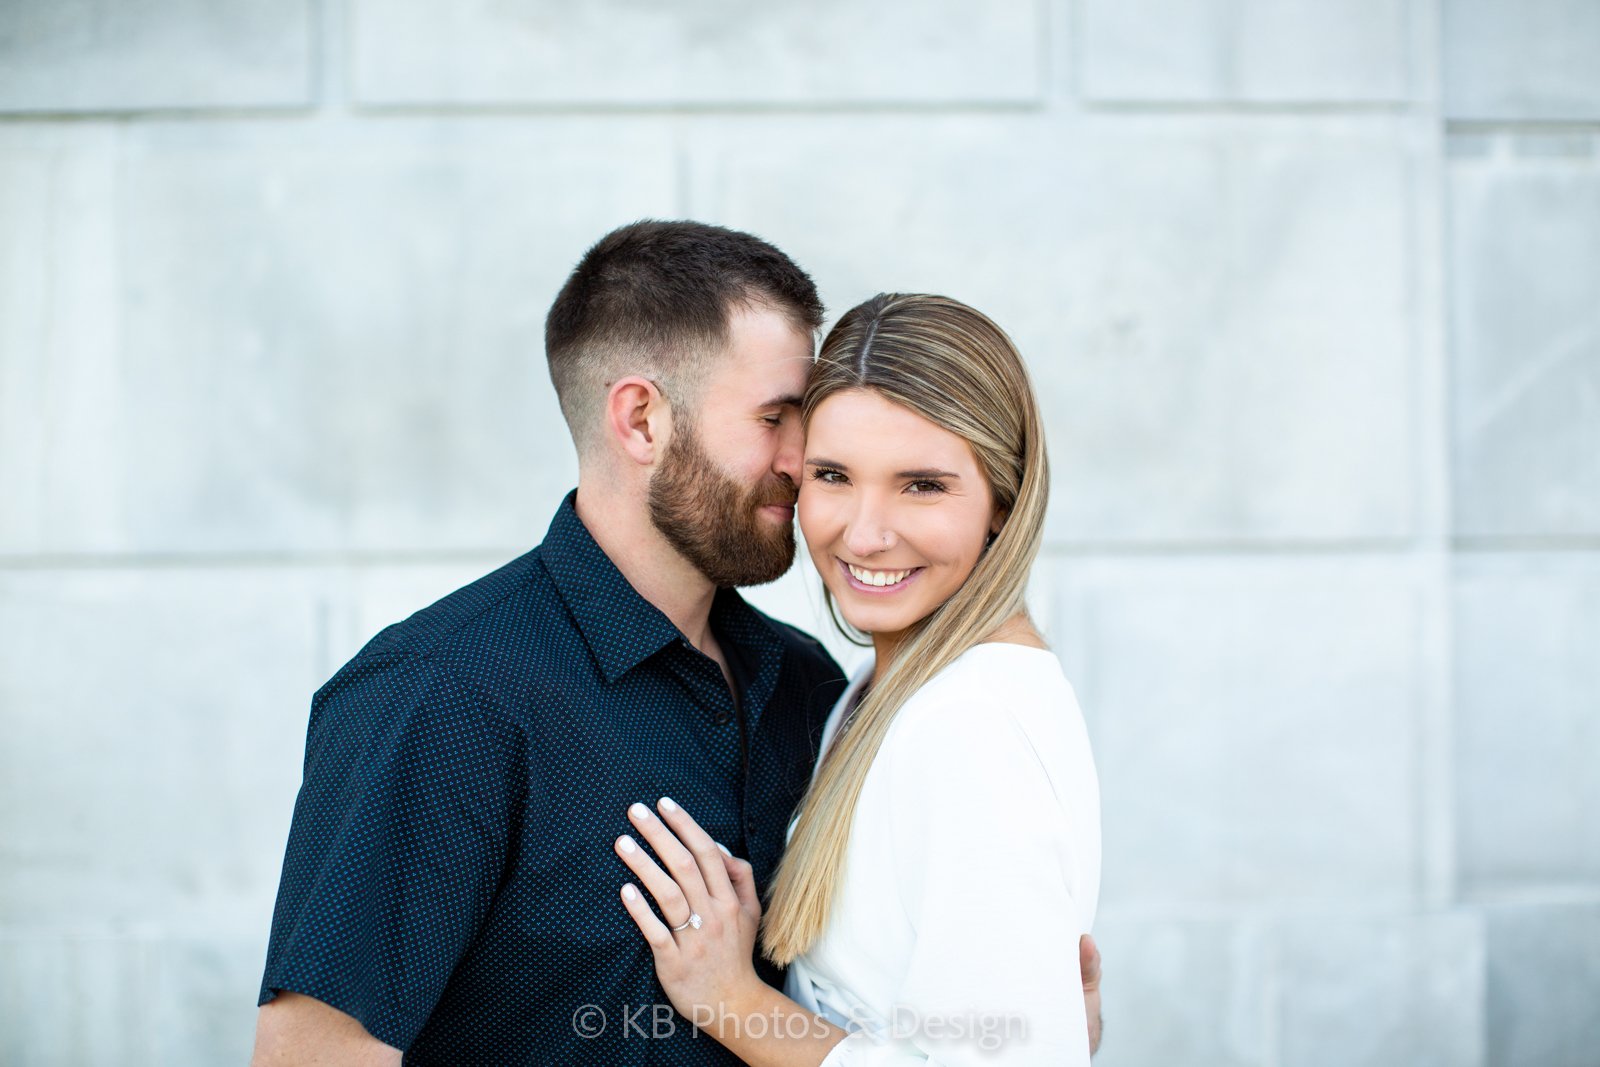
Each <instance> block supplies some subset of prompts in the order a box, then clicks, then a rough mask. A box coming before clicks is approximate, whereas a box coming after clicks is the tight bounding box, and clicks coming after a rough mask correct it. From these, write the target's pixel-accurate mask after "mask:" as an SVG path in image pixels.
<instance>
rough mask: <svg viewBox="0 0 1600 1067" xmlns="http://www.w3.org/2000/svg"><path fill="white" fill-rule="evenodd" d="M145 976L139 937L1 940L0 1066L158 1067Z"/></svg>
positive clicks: (17, 937)
mask: <svg viewBox="0 0 1600 1067" xmlns="http://www.w3.org/2000/svg"><path fill="white" fill-rule="evenodd" d="M113 891H114V890H113ZM148 975H149V963H148V953H147V951H146V947H145V945H144V944H143V943H142V942H141V941H139V940H138V939H135V938H131V937H113V936H103V935H100V936H94V935H91V936H71V935H64V934H59V933H48V934H24V935H18V934H13V933H9V932H7V933H0V1063H5V1064H7V1065H11V1064H16V1065H18V1067H85V1065H90V1064H102V1063H115V1064H126V1065H127V1067H146V1065H151V1067H155V1065H156V1064H157V1063H158V1062H159V1061H156V1060H154V1059H153V1058H152V1057H151V1051H152V1044H151V1036H152V1032H151V1028H150V1019H149V1013H148V1011H147V1005H148V995H149V985H148V982H147V978H148Z"/></svg>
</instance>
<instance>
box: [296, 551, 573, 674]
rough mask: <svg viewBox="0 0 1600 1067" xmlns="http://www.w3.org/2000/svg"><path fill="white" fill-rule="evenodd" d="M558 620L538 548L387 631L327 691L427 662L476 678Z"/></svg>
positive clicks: (396, 623)
mask: <svg viewBox="0 0 1600 1067" xmlns="http://www.w3.org/2000/svg"><path fill="white" fill-rule="evenodd" d="M558 616H559V617H563V618H564V615H562V613H561V610H560V608H559V605H558V604H557V598H556V596H555V595H554V589H553V587H552V586H551V584H550V580H549V576H548V574H547V573H546V572H545V570H544V568H543V566H542V565H541V564H540V563H539V549H537V548H535V549H532V550H531V551H529V552H526V553H524V554H523V555H521V556H518V557H517V558H516V559H513V560H511V561H510V562H509V563H506V564H504V565H503V566H500V567H498V568H496V569H495V570H493V571H490V572H489V573H488V574H485V575H483V576H482V577H481V578H477V579H474V580H473V581H471V582H468V583H467V584H466V585H464V586H462V587H461V588H459V589H456V590H455V591H453V592H451V593H447V594H446V595H445V596H443V597H440V598H439V599H438V600H436V601H434V602H433V603H432V604H429V605H427V606H426V607H424V608H421V609H419V610H418V611H415V612H413V613H412V614H411V615H409V616H407V617H406V618H404V619H402V620H400V621H399V622H395V623H392V624H390V625H388V626H386V627H384V628H383V629H382V630H380V631H379V632H378V633H377V634H376V635H374V636H373V637H372V638H371V639H370V640H369V641H367V643H366V644H365V645H363V646H362V648H361V650H360V651H359V652H357V653H356V654H355V656H353V657H352V658H351V659H350V661H349V662H348V663H346V664H345V665H344V666H343V667H341V668H340V669H339V671H338V672H337V673H336V674H335V675H334V676H333V677H332V678H330V679H329V680H328V682H327V684H326V685H325V686H324V687H323V689H324V690H333V689H337V688H340V687H341V686H343V685H345V684H348V683H349V682H351V681H354V680H356V679H360V678H366V677H369V676H371V675H373V674H375V673H383V674H390V675H392V674H393V673H394V672H393V668H395V667H398V666H401V665H406V664H410V665H419V664H421V663H423V662H425V661H426V662H428V663H431V664H433V665H434V666H436V667H441V668H445V669H448V668H450V667H452V666H456V667H461V668H462V669H463V672H464V673H470V672H468V671H467V668H468V667H470V665H472V664H474V663H477V664H482V663H484V662H488V661H493V660H495V659H498V658H500V657H502V656H505V655H507V654H511V653H513V652H514V651H515V650H516V649H518V648H520V647H521V646H523V645H527V644H528V643H529V642H530V641H533V640H534V637H535V635H536V634H537V633H538V632H540V631H542V630H544V629H546V628H547V627H549V626H550V625H551V622H552V618H553V617H558ZM522 651H524V652H526V651H527V650H526V649H523V650H522ZM423 673H428V672H423Z"/></svg>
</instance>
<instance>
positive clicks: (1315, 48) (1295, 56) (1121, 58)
mask: <svg viewBox="0 0 1600 1067" xmlns="http://www.w3.org/2000/svg"><path fill="white" fill-rule="evenodd" d="M1408 7H1409V5H1408V4H1407V3H1406V0H1343V2H1341V3H1334V4H1330V3H1326V2H1322V0H1198V2H1196V0H1085V3H1084V4H1083V5H1082V16H1081V22H1080V26H1081V32H1082V37H1081V44H1080V46H1079V55H1080V65H1081V69H1082V73H1081V75H1080V84H1081V85H1082V88H1083V92H1084V95H1086V96H1087V97H1089V98H1090V99H1091V100H1097V101H1152V102H1159V101H1170V102H1202V101H1203V102H1222V101H1240V102H1255V103H1273V102H1295V101H1338V102H1356V103H1370V102H1392V101H1401V100H1405V99H1406V98H1407V97H1408V96H1409V95H1410V93H1409V86H1408V82H1409V75H1408V62H1407V49H1408V47H1409V36H1408V33H1407V29H1408V18H1409V12H1408Z"/></svg>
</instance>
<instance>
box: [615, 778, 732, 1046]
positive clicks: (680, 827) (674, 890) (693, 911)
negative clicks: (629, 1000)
mask: <svg viewBox="0 0 1600 1067" xmlns="http://www.w3.org/2000/svg"><path fill="white" fill-rule="evenodd" d="M657 807H658V809H659V811H660V813H661V814H660V818H657V817H656V815H655V814H654V813H652V812H651V811H650V809H649V808H647V807H646V806H645V805H643V804H635V805H633V806H632V807H631V808H629V809H628V821H630V822H631V823H633V825H634V828H635V829H636V830H638V832H639V835H640V836H641V837H643V838H644V839H645V841H646V842H648V843H649V845H650V847H651V848H652V849H654V850H655V853H656V855H657V856H660V857H661V861H662V863H665V864H666V867H667V869H666V870H665V871H663V870H662V869H661V867H660V866H658V865H657V864H656V862H655V861H654V860H653V859H651V858H650V857H649V856H648V855H647V854H646V853H645V851H644V850H643V849H642V848H640V847H638V843H637V842H635V841H634V840H633V839H632V838H631V837H629V836H628V835H627V834H624V835H623V836H621V837H619V838H617V840H616V846H615V847H616V851H617V855H618V856H620V857H622V862H623V863H626V864H627V865H628V867H629V868H630V869H631V870H632V871H633V873H634V874H636V875H638V876H639V881H640V882H642V883H643V884H644V887H645V889H646V890H648V891H649V893H650V896H651V897H653V898H654V899H655V902H656V905H657V907H659V908H660V909H661V914H662V915H663V916H664V917H665V918H666V920H667V922H666V924H663V923H662V922H661V920H660V919H658V918H656V916H655V913H654V912H652V911H651V910H650V905H649V904H648V903H647V902H646V901H645V899H644V896H643V895H642V894H640V893H639V892H638V890H637V889H636V888H635V887H634V886H633V885H632V884H628V885H624V886H623V887H622V904H623V907H625V908H627V909H628V914H629V915H631V916H633V921H634V922H635V923H637V924H638V926H639V930H640V932H641V933H643V934H644V937H645V940H646V941H648V942H649V943H650V950H651V952H653V953H654V954H655V959H656V976H657V977H658V978H659V979H660V980H661V986H662V988H663V989H665V990H666V991H667V996H668V998H669V999H671V1001H672V1006H673V1007H675V1008H677V1009H678V1010H679V1011H680V1012H682V1013H683V1014H684V1015H685V1016H686V1017H687V1018H688V1019H689V1021H690V1022H692V1023H694V1024H695V1025H696V1026H698V1027H700V1028H701V1029H704V1030H707V1031H709V1032H711V1033H712V1036H716V1032H717V1025H718V1022H719V1020H720V1019H721V1018H723V1017H725V1016H733V1015H738V1014H740V1005H741V1004H743V1003H746V1002H747V1001H748V999H749V998H750V997H751V995H752V994H754V993H758V992H759V989H760V987H762V986H764V983H763V982H762V981H761V978H760V976H758V975H757V974H756V969H755V964H754V962H753V960H754V953H755V944H756V931H757V930H758V929H759V927H760V925H761V901H760V898H759V897H757V895H756V886H755V879H754V877H753V876H752V874H751V868H750V864H749V863H748V862H747V861H745V860H741V859H735V858H734V857H733V855H732V854H731V853H729V852H728V850H727V849H725V848H723V846H721V845H720V844H718V843H717V842H715V841H713V840H712V839H711V836H710V835H709V834H707V833H706V832H705V831H704V830H702V829H701V828H700V825H699V824H698V823H696V822H695V821H694V820H693V819H691V818H690V817H689V813H688V812H686V811H684V810H683V809H682V808H680V807H678V805H676V804H674V803H673V802H672V800H671V798H669V797H662V798H661V800H660V801H659V802H658V803H657ZM697 920H698V921H697ZM685 923H687V924H689V925H684V924H685ZM670 927H679V929H677V930H676V931H674V930H672V929H670Z"/></svg>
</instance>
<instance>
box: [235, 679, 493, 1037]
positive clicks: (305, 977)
mask: <svg viewBox="0 0 1600 1067" xmlns="http://www.w3.org/2000/svg"><path fill="white" fill-rule="evenodd" d="M524 783H525V760H524V749H523V745H522V740H521V735H520V731H518V730H517V729H516V727H515V726H514V725H512V724H511V723H509V722H506V721H504V720H503V719H501V718H500V717H499V716H497V715H496V714H494V713H493V712H492V711H491V710H488V709H485V708H483V707H481V706H480V702H479V701H478V700H477V699H475V698H474V696H473V695H472V692H471V690H470V689H468V688H467V687H465V686H463V685H461V684H459V683H458V682H457V681H456V680H455V679H453V678H452V676H451V675H450V674H449V673H447V672H446V671H445V669H444V668H442V667H440V666H439V665H437V664H435V663H433V662H432V661H431V660H427V659H416V658H405V659H400V660H398V661H395V662H391V663H387V664H380V665H377V666H370V665H367V664H364V663H361V662H360V660H359V658H358V660H357V661H353V662H352V663H351V664H349V665H347V666H346V668H345V669H344V670H343V671H341V672H340V674H339V675H336V676H335V677H334V679H333V680H332V681H330V682H329V683H328V685H327V686H325V687H324V688H323V689H322V690H321V691H319V692H318V694H317V696H316V698H315V699H314V700H313V704H312V715H311V726H310V729H309V730H308V734H307V742H306V764H305V778H304V782H303V784H302V785H301V789H300V794H299V798H298V799H297V801H296V804H295V812H294V821H293V824H292V826H291V828H290V831H289V843H288V847H287V850H286V853H285V856H284V864H283V876H282V880H281V881H280V883H279V888H278V900H277V906H276V909H275V912H274V915H273V922H272V935H271V940H270V942H269V945H268V950H267V965H266V972H265V975H264V976H263V979H262V987H261V993H260V999H259V1003H262V1004H265V1003H266V1002H268V1001H269V1000H271V999H272V998H273V997H274V996H276V994H277V992H278V991H280V990H291V991H293V992H297V993H303V994H305V995H307V996H311V997H314V998H316V999H317V1000H320V1001H323V1002H324V1003H326V1004H329V1005H331V1006H332V1007H335V1008H337V1009H339V1010H340V1011H342V1012H344V1013H345V1014H347V1015H350V1016H353V1017H354V1018H356V1019H357V1020H359V1021H360V1022H361V1024H362V1025H363V1026H364V1027H366V1029H367V1032H368V1033H370V1034H372V1036H374V1037H376V1038H377V1039H378V1040H380V1041H382V1042H384V1043H385V1044H387V1045H391V1046H393V1047H395V1048H399V1049H402V1050H404V1049H406V1048H408V1047H409V1046H410V1044H411V1043H412V1042H413V1041H414V1040H415V1038H416V1036H417V1034H418V1033H420V1032H421V1030H422V1027H423V1024H424V1023H425V1022H426V1021H427V1018H428V1015H429V1013H430V1012H431V1010H432V1009H433V1006H434V1004H435V1003H436V1002H437V1001H438V999H439V995H440V993H441V991H442V990H443V988H444V986H445V983H446V981H447V980H448V979H449V977H450V974H451V972H452V970H454V968H455V966H456V964H457V963H458V961H459V960H460V959H461V957H462V956H463V954H464V953H465V952H466V950H467V948H468V946H469V945H470V944H471V942H472V939H473V937H474V935H475V934H476V932H477V930H478V929H479V927H480V926H481V925H482V923H483V920H484V917H485V916H486V915H487V913H488V911H489V908H490V906H491V904H492V902H493V899H494V895H495V892H496V889H497V887H498V885H499V883H500V880H501V876H502V873H503V870H504V867H505V862H506V855H507V849H508V842H509V841H510V840H513V838H512V833H513V826H514V823H515V822H516V819H517V813H518V812H519V811H520V809H521V797H522V795H523V789H524Z"/></svg>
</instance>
